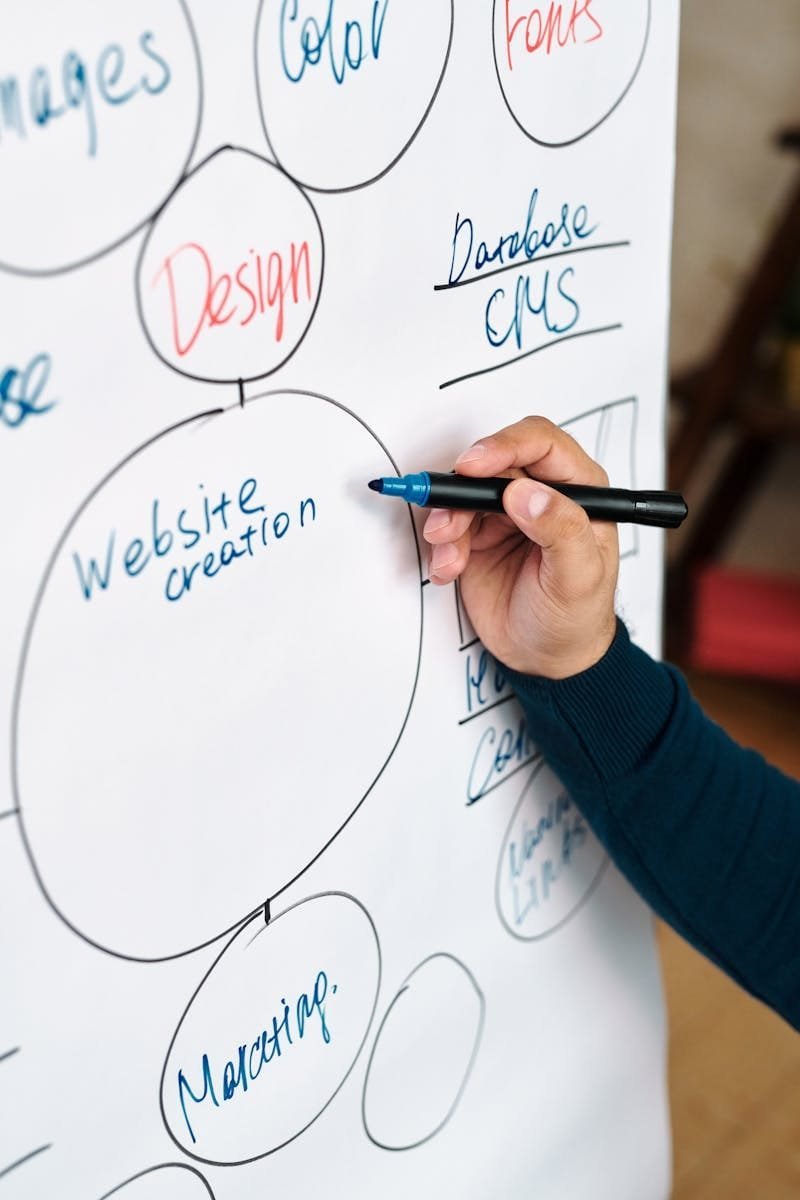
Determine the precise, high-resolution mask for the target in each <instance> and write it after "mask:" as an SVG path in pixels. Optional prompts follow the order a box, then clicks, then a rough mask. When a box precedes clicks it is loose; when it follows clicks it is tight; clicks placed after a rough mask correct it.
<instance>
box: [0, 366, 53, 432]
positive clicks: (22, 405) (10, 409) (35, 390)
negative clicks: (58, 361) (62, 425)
mask: <svg viewBox="0 0 800 1200" xmlns="http://www.w3.org/2000/svg"><path fill="white" fill-rule="evenodd" d="M50 367H51V361H50V355H49V354H36V355H34V357H33V358H32V359H31V361H30V362H29V363H28V365H27V367H25V368H23V370H20V369H19V368H18V367H6V369H5V370H4V371H3V372H2V375H0V424H2V425H5V426H7V428H9V429H18V428H19V426H20V425H22V424H23V423H24V422H25V421H27V420H28V418H29V417H40V416H42V415H43V413H47V412H50V409H51V408H53V407H54V406H55V405H56V404H57V403H58V401H56V400H47V401H45V400H44V399H43V393H44V390H45V388H46V387H47V384H48V382H49V380H50Z"/></svg>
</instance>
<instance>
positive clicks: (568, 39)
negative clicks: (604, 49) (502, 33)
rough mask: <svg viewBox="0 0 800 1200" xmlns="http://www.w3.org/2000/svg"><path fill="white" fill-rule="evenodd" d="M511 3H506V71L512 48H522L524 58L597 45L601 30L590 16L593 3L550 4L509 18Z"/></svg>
mask: <svg viewBox="0 0 800 1200" xmlns="http://www.w3.org/2000/svg"><path fill="white" fill-rule="evenodd" d="M512 4H513V0H505V15H506V56H507V58H508V69H509V71H512V70H513V69H514V62H513V59H512V54H511V51H512V48H513V49H517V48H519V47H521V46H524V49H525V52H526V53H527V54H535V53H536V52H537V51H539V50H544V52H545V54H552V52H553V51H554V50H563V49H564V48H565V47H566V46H568V45H570V44H572V45H573V46H577V45H582V44H584V43H586V42H596V41H597V40H598V39H599V38H601V37H602V36H603V27H602V25H601V24H600V22H599V21H598V19H597V17H596V16H595V15H594V14H593V13H592V0H572V2H571V3H569V4H556V3H552V2H551V3H550V4H549V5H541V6H538V5H537V6H536V7H535V8H531V9H529V10H528V12H527V13H523V14H522V15H521V16H516V17H514V16H512V13H511V8H512Z"/></svg>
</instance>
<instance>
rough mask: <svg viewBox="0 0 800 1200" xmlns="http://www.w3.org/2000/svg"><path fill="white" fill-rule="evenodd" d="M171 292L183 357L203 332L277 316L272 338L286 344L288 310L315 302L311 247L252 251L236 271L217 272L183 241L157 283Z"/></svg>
mask: <svg viewBox="0 0 800 1200" xmlns="http://www.w3.org/2000/svg"><path fill="white" fill-rule="evenodd" d="M162 280H163V281H164V282H165V284H166V287H167V295H168V299H169V312H170V321H171V331H172V343H173V346H174V348H175V353H176V354H177V355H179V356H180V357H181V358H184V357H185V356H186V355H187V354H189V352H190V351H191V350H192V349H193V347H194V346H195V345H196V344H197V341H198V339H199V338H200V336H201V334H203V332H204V331H205V332H208V331H209V330H213V329H214V328H215V327H217V326H221V325H227V324H228V322H229V321H233V320H234V319H235V321H236V324H238V325H239V326H241V327H244V326H246V325H249V324H250V322H251V321H252V320H254V319H255V318H256V317H262V316H265V315H266V314H268V313H270V312H271V313H274V325H273V331H272V336H273V340H274V341H275V342H276V343H277V342H280V341H282V339H283V333H284V324H285V318H286V308H287V305H288V304H291V305H294V306H295V307H296V306H298V305H300V304H311V303H312V299H313V297H312V286H311V251H310V250H309V246H308V242H305V241H304V242H300V243H299V244H298V243H296V242H291V243H290V244H289V246H288V248H287V249H286V250H276V249H272V250H270V251H269V252H268V253H267V254H265V255H261V254H257V253H256V251H255V250H250V251H249V252H248V255H247V257H245V258H243V259H242V260H241V262H240V263H238V264H237V265H236V266H235V267H234V268H233V269H232V270H231V271H217V270H216V269H215V267H214V265H213V263H212V261H211V256H210V254H209V253H208V251H207V250H206V249H205V248H204V247H203V246H201V245H200V244H199V243H198V242H184V243H183V245H182V246H178V247H177V248H176V249H175V250H173V251H172V252H171V253H170V254H168V255H167V256H166V257H165V259H164V261H163V263H162V265H161V266H160V267H159V269H158V271H157V272H156V274H155V277H154V278H153V282H152V286H153V287H154V288H156V287H158V285H159V284H160V283H161V281H162Z"/></svg>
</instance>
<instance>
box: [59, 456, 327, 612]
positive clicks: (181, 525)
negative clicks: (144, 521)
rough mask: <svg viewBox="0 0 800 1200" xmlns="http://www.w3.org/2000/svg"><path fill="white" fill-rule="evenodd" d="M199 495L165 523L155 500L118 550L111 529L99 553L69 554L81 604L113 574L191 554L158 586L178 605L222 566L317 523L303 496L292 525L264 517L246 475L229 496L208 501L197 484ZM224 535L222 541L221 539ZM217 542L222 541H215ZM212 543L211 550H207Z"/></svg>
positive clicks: (281, 515) (280, 517) (285, 517)
mask: <svg viewBox="0 0 800 1200" xmlns="http://www.w3.org/2000/svg"><path fill="white" fill-rule="evenodd" d="M198 489H199V491H200V492H201V493H202V495H201V496H200V498H199V500H198V501H195V503H194V504H189V505H187V506H186V507H185V508H181V509H180V510H179V511H178V513H177V514H176V515H175V516H174V517H173V519H172V520H171V521H166V522H165V521H164V520H163V518H162V516H161V512H160V501H159V500H158V499H155V500H153V501H152V502H151V504H150V506H149V514H148V525H147V530H146V532H144V531H143V532H142V533H140V534H139V535H138V536H136V537H134V538H131V539H130V540H129V541H127V542H126V543H125V544H124V545H123V548H122V549H121V550H120V549H119V548H118V547H119V542H118V539H117V534H116V530H114V529H112V530H110V532H109V534H108V537H107V539H106V544H105V548H104V551H103V553H102V554H99V555H96V556H95V555H85V556H82V555H81V554H80V553H79V552H78V551H77V550H75V551H73V554H72V559H73V562H74V564H75V570H76V572H77V575H78V584H79V586H80V589H81V592H82V594H83V596H84V599H86V600H91V599H92V598H93V597H94V596H95V595H96V594H98V592H101V591H103V592H104V591H106V590H107V588H108V587H109V586H110V585H111V583H112V580H113V578H115V573H114V564H115V563H116V564H117V574H120V573H121V574H122V577H123V578H124V577H128V578H131V579H134V578H136V577H137V576H138V575H141V574H142V572H143V571H144V570H145V569H146V568H147V567H148V566H149V565H150V564H151V563H154V562H158V561H159V560H160V559H164V558H167V557H168V556H169V555H185V553H186V552H187V551H194V554H193V555H192V556H191V557H190V558H189V560H188V561H186V559H185V558H184V559H183V560H182V561H180V562H178V563H174V562H171V563H170V565H169V570H168V572H167V575H166V578H165V581H164V596H165V597H166V599H167V600H169V601H172V602H174V601H177V600H181V599H182V598H183V597H184V596H186V595H188V594H189V592H190V591H191V588H192V586H193V585H194V584H195V583H197V582H199V581H201V580H202V579H203V578H206V579H213V578H214V576H215V575H218V574H219V572H220V571H221V570H223V568H225V567H229V566H231V564H232V563H234V562H236V561H237V560H239V559H252V558H254V557H255V555H256V552H257V551H259V550H262V549H264V548H266V547H267V546H268V545H269V544H270V542H271V541H274V542H280V541H281V540H282V539H283V538H284V537H286V535H287V534H288V533H289V531H290V530H291V529H292V527H293V524H294V525H295V526H299V528H300V529H301V530H302V529H304V528H305V527H306V524H307V523H308V522H310V523H312V524H313V523H314V522H315V521H316V519H317V506H316V502H315V500H314V498H313V497H312V496H307V497H305V499H303V500H301V501H300V502H299V504H298V505H297V512H296V516H295V520H294V522H293V521H292V517H291V516H290V515H289V513H288V512H284V511H281V512H277V513H275V514H274V515H270V514H269V513H267V512H266V506H265V505H264V504H260V503H259V502H258V500H257V497H256V492H257V490H258V480H257V479H256V478H255V477H253V476H251V477H249V478H248V479H245V480H243V482H242V483H241V484H240V485H239V488H238V490H237V491H236V492H234V494H233V495H232V496H229V495H228V493H227V492H226V491H225V489H224V488H223V489H222V491H221V492H220V493H219V497H218V498H216V497H214V498H212V496H210V495H209V494H208V493H207V492H206V490H205V486H204V484H202V483H201V484H198ZM226 533H227V534H230V536H228V537H226V536H224V535H225V534H226ZM220 537H221V538H222V540H221V542H220V540H219V539H220ZM212 538H213V539H214V544H213V548H211V549H206V550H205V553H204V552H203V549H199V550H197V549H195V548H196V547H197V546H202V547H207V546H208V542H209V540H211V539H212Z"/></svg>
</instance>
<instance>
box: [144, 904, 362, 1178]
mask: <svg viewBox="0 0 800 1200" xmlns="http://www.w3.org/2000/svg"><path fill="white" fill-rule="evenodd" d="M380 978H381V953H380V946H379V943H378V935H377V933H376V930H375V926H374V924H373V922H372V918H371V917H370V915H369V913H368V912H367V910H366V909H365V908H364V906H363V905H362V904H361V903H360V902H359V901H358V900H356V899H355V897H353V896H348V895H346V894H345V893H343V892H328V893H324V894H322V895H319V896H311V897H309V898H308V899H307V900H302V901H300V902H299V903H298V904H295V905H293V906H292V907H291V908H288V909H286V911H285V912H283V913H281V915H280V916H278V917H276V918H274V919H273V920H271V921H270V923H269V924H266V923H265V921H264V914H263V913H259V914H258V915H257V916H255V917H253V919H252V920H251V921H249V922H248V923H247V924H246V925H245V926H243V928H242V929H241V930H240V931H239V932H238V933H237V934H236V936H235V937H234V938H232V939H231V941H230V942H229V943H228V944H227V946H226V947H225V949H224V950H223V951H222V953H221V954H220V956H219V957H218V958H217V959H216V961H215V962H214V964H213V965H212V967H211V969H210V970H209V971H208V973H207V974H206V975H205V977H204V979H203V980H202V982H201V983H200V985H199V987H198V988H197V990H196V991H195V993H194V995H193V996H192V998H191V1000H190V1001H189V1004H188V1005H187V1007H186V1010H185V1011H184V1013H183V1016H182V1017H181V1019H180V1021H179V1023H178V1028H177V1030H176V1031H175V1034H174V1036H173V1038H172V1041H171V1042H170V1046H169V1050H168V1051H167V1057H166V1061H165V1063H164V1070H163V1072H162V1075H161V1089H160V1096H161V1099H160V1103H161V1114H162V1117H163V1120H164V1124H165V1126H166V1128H167V1132H168V1133H169V1136H170V1137H171V1138H172V1140H173V1141H174V1142H175V1144H176V1145H177V1146H179V1147H180V1148H181V1150H183V1151H184V1152H185V1153H186V1154H188V1155H189V1156H190V1157H191V1158H194V1159H197V1160H198V1161H200V1162H205V1163H211V1164H214V1165H217V1166H234V1165H236V1166H239V1165H241V1164H243V1163H247V1162H253V1161H255V1160H256V1159H259V1158H265V1157H266V1156H267V1155H268V1154H272V1153H274V1152H275V1151H276V1150H280V1149H281V1147H282V1146H285V1145H287V1143H288V1142H291V1141H293V1140H294V1139H295V1138H296V1137H299V1135H300V1134H301V1133H303V1132H304V1131H305V1130H306V1129H308V1127H309V1125H312V1124H313V1123H314V1121H316V1120H317V1118H318V1117H320V1116H321V1115H322V1113H323V1112H324V1111H325V1109H326V1108H327V1107H328V1105H329V1104H330V1103H331V1101H332V1100H333V1098H334V1097H335V1096H336V1094H337V1093H338V1091H339V1090H340V1088H341V1087H342V1085H343V1084H344V1082H345V1080H346V1079H347V1077H348V1075H349V1074H350V1072H351V1071H352V1069H353V1067H354V1066H355V1064H356V1061H357V1059H358V1056H359V1054H360V1053H361V1050H362V1048H363V1046H364V1043H365V1041H366V1039H367V1034H368V1033H369V1029H370V1026H371V1025H372V1019H373V1017H374V1015H375V1007H376V1004H377V1002H378V990H379V987H380ZM240 1047H243V1049H240ZM226 1064H227V1065H226Z"/></svg>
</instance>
